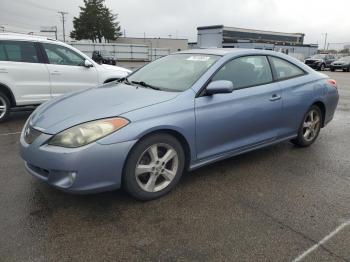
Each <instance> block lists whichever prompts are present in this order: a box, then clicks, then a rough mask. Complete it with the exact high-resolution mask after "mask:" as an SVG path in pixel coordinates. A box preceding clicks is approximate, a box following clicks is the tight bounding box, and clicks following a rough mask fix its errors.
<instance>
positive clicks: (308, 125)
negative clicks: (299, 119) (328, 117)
mask: <svg viewBox="0 0 350 262" xmlns="http://www.w3.org/2000/svg"><path fill="white" fill-rule="evenodd" d="M320 127H321V117H320V115H319V113H318V112H317V111H316V110H311V111H310V112H309V113H308V114H307V116H306V117H305V120H304V123H303V137H304V139H305V140H306V141H307V142H310V141H312V140H313V139H315V137H316V136H317V135H318V132H319V131H320Z"/></svg>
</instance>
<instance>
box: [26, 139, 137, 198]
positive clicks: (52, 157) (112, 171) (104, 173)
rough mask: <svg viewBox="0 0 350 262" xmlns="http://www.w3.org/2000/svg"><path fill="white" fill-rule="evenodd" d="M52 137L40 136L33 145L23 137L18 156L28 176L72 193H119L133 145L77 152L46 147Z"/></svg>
mask: <svg viewBox="0 0 350 262" xmlns="http://www.w3.org/2000/svg"><path fill="white" fill-rule="evenodd" d="M50 138H51V135H48V134H44V133H42V134H41V135H40V136H39V137H38V138H37V139H36V140H35V141H34V142H33V143H32V144H27V143H26V142H25V140H24V137H23V134H22V135H21V139H20V154H21V157H22V158H23V160H24V161H25V167H26V169H27V171H28V173H30V174H31V175H33V176H35V177H37V178H38V179H40V180H42V181H45V182H46V183H48V184H49V185H52V186H54V187H56V188H58V189H61V190H63V191H66V192H71V193H97V192H103V191H109V190H114V189H118V188H120V186H121V180H122V172H123V166H124V162H125V160H126V158H127V155H128V153H129V151H130V149H131V148H132V146H133V145H134V144H135V143H136V141H127V142H122V143H117V144H110V145H101V144H99V143H96V142H95V143H92V144H89V145H87V146H84V147H80V148H74V149H70V148H61V147H55V146H49V145H47V141H48V140H49V139H50Z"/></svg>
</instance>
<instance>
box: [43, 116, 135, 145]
mask: <svg viewBox="0 0 350 262" xmlns="http://www.w3.org/2000/svg"><path fill="white" fill-rule="evenodd" d="M127 124H129V120H127V119H125V118H121V117H115V118H106V119H101V120H96V121H92V122H87V123H84V124H80V125H77V126H74V127H71V128H69V129H67V130H64V131H62V132H61V133H59V134H57V135H55V136H54V137H52V138H51V139H50V141H49V145H52V146H60V147H68V148H76V147H81V146H85V145H87V144H90V143H92V142H94V141H96V140H99V139H101V138H103V137H105V136H107V135H109V134H111V133H113V132H115V131H117V130H119V129H121V128H123V127H124V126H126V125H127Z"/></svg>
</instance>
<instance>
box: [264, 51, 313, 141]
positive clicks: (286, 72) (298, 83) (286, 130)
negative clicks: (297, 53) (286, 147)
mask: <svg viewBox="0 0 350 262" xmlns="http://www.w3.org/2000/svg"><path fill="white" fill-rule="evenodd" d="M269 59H270V62H271V65H272V68H273V71H274V72H275V79H276V81H277V83H278V84H279V85H280V87H281V91H282V96H283V109H282V112H283V119H282V121H281V131H280V132H281V133H280V135H281V136H282V137H288V136H292V135H295V134H296V133H297V130H298V128H299V125H300V123H301V121H302V118H303V116H304V114H305V112H306V111H307V110H308V107H309V106H310V104H309V102H305V101H312V98H313V96H314V83H313V81H311V82H310V80H308V81H307V80H305V78H307V77H308V74H307V72H305V71H304V70H303V69H301V68H300V67H298V66H297V65H295V64H292V63H290V62H289V61H287V60H284V59H281V58H278V57H274V56H270V57H269Z"/></svg>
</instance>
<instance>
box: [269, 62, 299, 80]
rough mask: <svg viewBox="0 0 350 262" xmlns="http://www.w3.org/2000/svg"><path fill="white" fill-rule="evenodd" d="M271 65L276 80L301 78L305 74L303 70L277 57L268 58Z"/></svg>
mask: <svg viewBox="0 0 350 262" xmlns="http://www.w3.org/2000/svg"><path fill="white" fill-rule="evenodd" d="M270 58H271V61H272V64H273V66H274V68H275V70H276V77H277V80H283V79H288V78H293V77H297V76H302V75H304V74H305V72H304V71H303V70H301V69H300V68H299V67H297V66H296V65H293V64H292V63H290V62H287V61H286V60H283V59H281V58H277V57H270Z"/></svg>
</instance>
